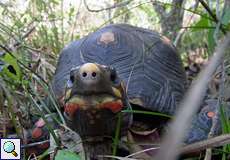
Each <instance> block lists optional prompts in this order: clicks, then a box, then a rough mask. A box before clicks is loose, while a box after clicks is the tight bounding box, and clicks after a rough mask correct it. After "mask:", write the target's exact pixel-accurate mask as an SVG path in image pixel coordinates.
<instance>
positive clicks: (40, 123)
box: [35, 118, 46, 128]
mask: <svg viewBox="0 0 230 160" xmlns="http://www.w3.org/2000/svg"><path fill="white" fill-rule="evenodd" d="M45 124H46V123H45V121H44V120H43V119H41V118H40V119H39V120H38V121H37V122H36V123H35V126H36V127H39V128H42V127H44V125H45Z"/></svg>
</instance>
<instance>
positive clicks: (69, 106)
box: [65, 103, 80, 116]
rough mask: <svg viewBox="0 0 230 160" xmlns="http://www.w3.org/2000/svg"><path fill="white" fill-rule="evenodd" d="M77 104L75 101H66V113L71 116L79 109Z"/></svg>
mask: <svg viewBox="0 0 230 160" xmlns="http://www.w3.org/2000/svg"><path fill="white" fill-rule="evenodd" d="M79 107H80V106H79V105H78V104H75V103H67V104H66V105H65V112H66V113H68V114H69V115H70V116H73V115H74V113H75V112H76V111H77V110H78V109H79Z"/></svg>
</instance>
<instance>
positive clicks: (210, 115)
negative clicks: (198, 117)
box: [207, 111, 215, 118]
mask: <svg viewBox="0 0 230 160" xmlns="http://www.w3.org/2000/svg"><path fill="white" fill-rule="evenodd" d="M207 116H208V117H209V118H213V117H214V116H215V113H214V112H211V111H210V112H208V113H207Z"/></svg>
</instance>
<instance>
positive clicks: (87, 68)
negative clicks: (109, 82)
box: [80, 63, 100, 73]
mask: <svg viewBox="0 0 230 160" xmlns="http://www.w3.org/2000/svg"><path fill="white" fill-rule="evenodd" d="M83 72H86V73H89V72H90V73H92V72H96V73H98V72H100V69H99V68H98V66H97V65H96V64H94V63H86V64H84V65H83V66H82V67H81V68H80V73H83Z"/></svg>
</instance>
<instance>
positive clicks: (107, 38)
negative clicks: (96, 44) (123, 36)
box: [100, 32, 115, 44]
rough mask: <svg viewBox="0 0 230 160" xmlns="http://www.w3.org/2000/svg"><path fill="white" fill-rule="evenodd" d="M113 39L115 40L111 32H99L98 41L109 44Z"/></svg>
mask: <svg viewBox="0 0 230 160" xmlns="http://www.w3.org/2000/svg"><path fill="white" fill-rule="evenodd" d="M114 41H115V38H114V34H113V33H112V32H105V33H102V34H101V37H100V42H103V43H105V44H109V43H110V42H114Z"/></svg>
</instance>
